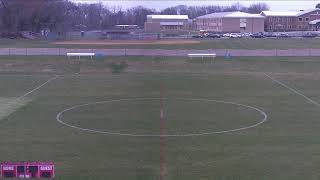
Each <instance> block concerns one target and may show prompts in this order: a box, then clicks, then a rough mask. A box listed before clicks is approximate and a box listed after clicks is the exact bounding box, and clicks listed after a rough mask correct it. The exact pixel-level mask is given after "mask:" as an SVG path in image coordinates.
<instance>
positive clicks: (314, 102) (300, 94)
mask: <svg viewBox="0 0 320 180" xmlns="http://www.w3.org/2000/svg"><path fill="white" fill-rule="evenodd" d="M263 74H264V75H265V76H267V77H268V78H269V79H271V80H272V81H274V82H276V83H278V84H279V85H281V86H283V87H285V88H287V89H289V90H290V91H292V92H294V93H295V94H298V95H299V96H302V97H303V98H304V99H306V100H307V101H308V102H310V103H312V104H314V105H316V106H320V104H319V103H318V102H316V101H314V100H312V99H311V98H309V97H308V96H306V95H304V94H302V93H301V92H299V91H297V90H295V89H293V88H291V87H289V86H288V85H286V84H284V83H282V82H281V81H278V80H276V79H275V78H273V77H271V76H270V75H268V74H266V73H263Z"/></svg>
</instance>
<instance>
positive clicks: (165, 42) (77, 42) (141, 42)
mask: <svg viewBox="0 0 320 180" xmlns="http://www.w3.org/2000/svg"><path fill="white" fill-rule="evenodd" d="M53 44H60V45H175V44H200V41H195V40H95V41H93V40H74V41H59V42H54V43H53Z"/></svg>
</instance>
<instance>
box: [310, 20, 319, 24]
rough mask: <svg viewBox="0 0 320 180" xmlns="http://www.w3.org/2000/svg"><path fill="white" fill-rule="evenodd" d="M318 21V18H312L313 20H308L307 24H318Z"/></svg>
mask: <svg viewBox="0 0 320 180" xmlns="http://www.w3.org/2000/svg"><path fill="white" fill-rule="evenodd" d="M318 23H320V19H316V20H313V21H310V22H309V24H313V25H314V24H318Z"/></svg>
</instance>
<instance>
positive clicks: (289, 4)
mask: <svg viewBox="0 0 320 180" xmlns="http://www.w3.org/2000/svg"><path fill="white" fill-rule="evenodd" d="M71 1H74V2H84V3H96V2H102V3H104V4H106V5H107V6H121V7H122V8H124V9H126V8H130V7H134V6H139V5H142V6H145V7H148V8H154V9H157V10H159V9H164V8H166V7H170V6H176V5H188V6H195V5H197V6H201V5H231V4H234V3H237V2H240V3H241V4H243V5H245V6H247V5H249V4H252V3H258V2H265V3H267V4H268V5H269V6H270V8H271V10H273V11H281V10H282V11H293V10H302V9H303V10H305V9H311V8H314V7H315V5H316V4H317V3H320V0H319V1H316V0H291V1H278V0H267V1H259V0H258V1H252V0H238V1H234V0H225V1H222V0H205V1H203V0H199V1H197V0H184V1H181V0H176V1H175V0H171V1H170V0H129V1H126V0H71Z"/></svg>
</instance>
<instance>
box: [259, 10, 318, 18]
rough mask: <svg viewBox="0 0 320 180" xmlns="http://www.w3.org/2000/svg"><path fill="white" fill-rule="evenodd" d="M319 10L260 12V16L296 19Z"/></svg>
mask: <svg viewBox="0 0 320 180" xmlns="http://www.w3.org/2000/svg"><path fill="white" fill-rule="evenodd" d="M316 10H320V9H319V8H315V9H309V10H305V11H262V12H261V15H262V14H264V15H265V16H291V17H297V16H301V15H304V14H307V13H310V12H312V11H316Z"/></svg>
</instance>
